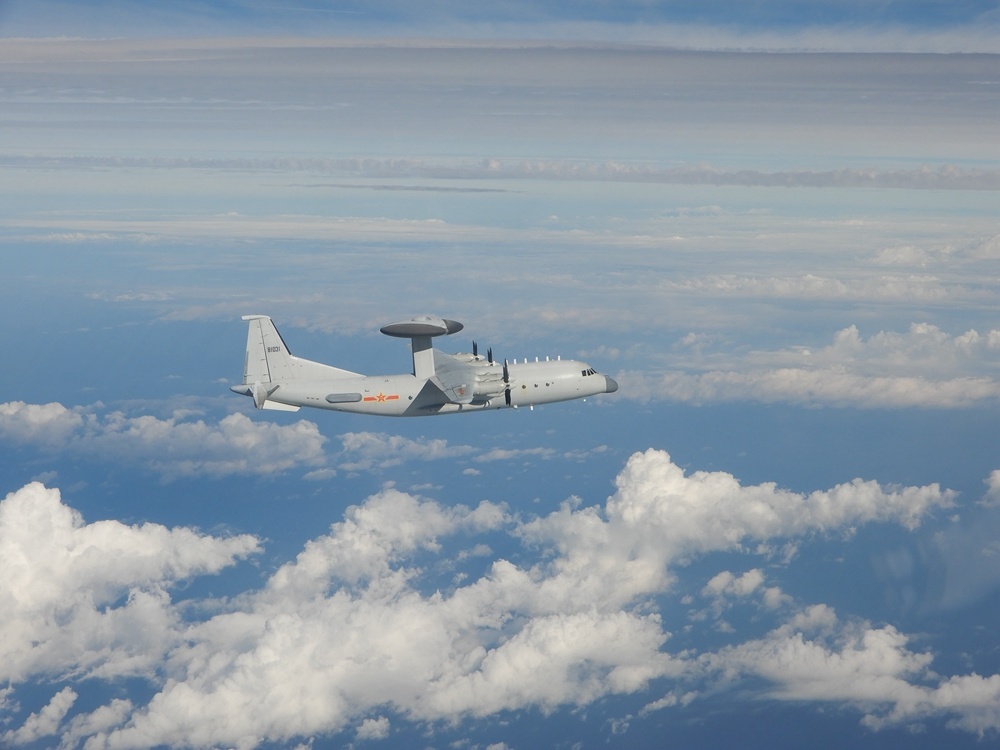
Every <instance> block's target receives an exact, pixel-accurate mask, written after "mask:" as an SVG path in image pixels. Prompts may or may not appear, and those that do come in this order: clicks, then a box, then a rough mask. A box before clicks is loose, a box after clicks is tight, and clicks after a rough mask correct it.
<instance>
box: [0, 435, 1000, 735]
mask: <svg viewBox="0 0 1000 750" xmlns="http://www.w3.org/2000/svg"><path fill="white" fill-rule="evenodd" d="M953 503H954V495H953V493H951V492H949V491H946V490H942V489H940V488H939V487H937V486H934V485H929V486H924V487H903V488H893V489H890V488H885V487H882V486H880V485H878V484H877V483H874V482H864V481H861V480H855V481H853V482H848V483H846V484H843V485H840V486H837V487H834V488H832V489H829V490H825V491H816V492H813V493H810V494H798V493H793V492H789V491H786V490H781V489H780V488H778V487H776V486H774V485H773V484H761V485H756V486H743V485H741V484H740V483H739V482H738V481H737V480H735V479H734V478H733V477H732V476H730V475H728V474H725V473H721V472H695V473H693V474H690V475H686V474H685V473H684V472H683V471H682V470H681V469H680V468H679V467H677V466H676V465H675V464H674V463H673V462H672V461H671V459H670V457H669V455H667V454H666V453H664V452H662V451H654V450H650V451H647V452H645V453H641V454H636V455H634V456H633V457H632V458H631V459H630V460H629V461H628V463H627V465H626V466H625V468H624V470H623V471H622V473H621V474H620V475H619V476H618V478H617V480H616V491H615V494H614V495H613V496H612V497H610V498H609V499H608V501H607V503H606V504H605V505H604V506H603V507H598V506H594V507H582V506H580V504H579V503H578V502H576V501H568V502H567V503H565V504H564V505H563V507H562V508H561V509H559V510H557V511H555V512H553V513H550V514H548V515H545V516H541V517H536V518H521V517H519V516H517V515H514V514H512V513H511V512H510V511H509V510H508V509H507V508H506V507H504V506H503V505H500V504H496V503H493V502H489V501H484V502H481V503H479V504H478V505H477V506H475V507H467V506H462V505H458V506H453V507H446V506H443V505H441V504H439V503H437V502H435V501H433V500H430V499H426V498H421V497H417V496H414V495H410V494H407V493H403V492H400V491H398V490H395V489H391V488H390V489H385V490H383V491H381V492H380V493H378V494H376V495H373V496H371V497H369V498H367V499H365V500H364V501H363V502H362V503H361V504H359V505H357V506H352V507H351V508H349V509H348V510H347V512H346V513H345V514H344V518H343V520H342V521H340V522H338V523H335V524H334V525H333V526H332V527H331V529H330V531H329V533H327V534H325V535H323V536H320V537H317V538H315V539H313V540H312V541H310V542H309V543H308V544H307V545H306V546H305V547H304V548H303V550H302V551H301V552H300V553H299V555H298V556H297V557H296V559H295V560H293V561H290V562H288V563H286V564H284V565H282V566H281V567H280V568H279V569H277V570H276V571H275V572H274V573H273V574H272V575H270V576H269V578H268V579H267V581H266V583H265V584H264V585H263V586H262V587H261V588H260V589H257V590H250V591H247V592H245V593H244V594H243V595H241V596H240V597H237V598H236V599H234V600H232V601H231V602H229V603H228V604H227V603H224V602H210V601H202V602H197V603H192V602H187V603H186V604H185V603H178V602H174V601H173V600H172V598H171V595H170V587H171V585H172V584H173V583H175V582H177V581H180V580H183V579H185V578H188V577H190V576H195V575H208V574H211V573H213V572H215V571H218V570H220V569H221V568H222V567H224V566H227V565H232V564H233V563H234V562H235V561H236V560H238V559H239V558H241V557H244V556H246V555H248V554H253V553H255V552H258V551H259V549H260V547H259V543H258V542H257V540H256V539H253V538H251V537H235V538H230V539H223V538H214V537H209V536H204V535H199V534H196V533H194V532H191V531H190V530H187V529H174V530H168V529H165V528H163V527H159V526H155V525H149V524H147V525H145V526H141V527H128V526H124V525H122V524H119V523H117V522H113V521H105V522H99V523H94V524H87V523H85V522H84V521H83V520H82V519H81V518H80V517H79V514H77V513H75V512H74V511H73V510H72V509H70V508H69V507H67V506H66V505H64V504H62V502H61V500H60V497H59V493H58V492H57V491H55V490H49V489H46V488H44V487H42V486H41V485H37V484H33V485H28V486H27V487H25V488H23V489H21V490H19V491H17V492H15V493H12V494H11V495H8V497H7V498H6V499H5V500H4V501H3V503H2V504H0V555H2V556H3V559H4V560H5V569H8V570H13V574H12V575H10V576H8V577H6V578H5V579H4V582H2V583H0V598H2V600H3V601H4V602H5V611H6V612H7V613H8V615H9V616H5V618H4V620H3V624H2V626H0V627H2V628H3V635H4V639H3V642H4V643H5V644H7V651H8V653H7V654H6V655H5V656H4V659H3V660H2V663H3V664H4V665H5V667H6V669H7V672H8V673H7V674H6V675H4V678H5V679H7V680H9V681H10V683H11V685H12V687H11V688H8V689H7V690H6V691H5V692H4V694H3V696H2V698H3V702H2V703H0V708H2V710H3V711H4V713H5V714H6V716H7V723H8V724H9V725H12V726H13V728H11V729H9V730H7V732H6V734H5V735H3V737H4V740H5V742H6V743H8V744H11V745H19V744H25V743H28V742H30V741H33V740H35V739H38V738H42V737H52V736H61V737H62V745H61V746H62V747H66V748H73V747H79V746H86V747H87V748H91V749H94V748H116V747H132V748H139V747H155V746H159V745H167V746H191V747H213V746H219V745H226V746H233V747H241V748H253V747H256V746H258V745H259V744H261V743H262V742H265V741H276V742H292V741H295V740H296V739H298V738H305V737H309V736H315V735H319V734H336V733H339V732H351V733H353V734H355V735H356V736H357V737H359V738H362V737H385V736H389V735H390V734H391V733H392V732H393V731H394V728H396V727H398V726H400V723H401V722H402V723H404V724H408V723H411V722H416V723H418V724H425V725H428V726H433V725H434V724H435V723H436V722H439V721H445V722H455V721H462V720H464V719H467V718H472V717H481V716H488V715H494V714H497V713H498V712H501V711H509V710H515V711H516V710H522V709H531V708H535V709H541V710H543V711H551V710H555V709H558V708H560V707H563V706H585V705H588V704H590V703H592V702H594V701H596V700H598V699H600V698H601V697H603V696H608V695H616V694H617V695H631V694H639V695H640V697H639V698H638V700H639V706H637V708H636V711H639V708H640V707H641V706H645V708H644V709H642V712H644V713H649V712H651V711H656V710H662V709H665V708H667V707H668V706H674V707H682V706H684V705H687V704H690V703H691V702H692V701H695V700H697V696H698V695H699V694H700V693H701V692H704V691H710V692H714V691H717V690H718V689H719V688H725V687H736V686H739V685H742V684H744V683H747V682H748V681H749V682H750V683H755V682H756V681H758V680H763V681H764V684H766V685H768V687H767V688H765V690H766V692H767V694H768V695H769V696H770V697H772V698H774V699H776V700H807V701H811V702H830V703H833V704H837V705H845V706H852V707H854V708H855V710H857V711H858V712H859V714H860V715H861V716H862V718H863V721H864V722H865V724H866V725H868V726H870V727H871V728H874V729H884V728H888V727H894V726H898V725H900V724H910V723H913V722H916V721H941V720H945V721H950V722H951V723H952V725H953V726H954V727H955V728H957V729H962V730H966V731H972V732H981V731H993V730H997V729H1000V711H998V710H997V708H996V706H997V705H1000V704H998V703H997V701H996V697H997V690H998V687H1000V676H993V677H980V676H978V675H975V674H969V675H958V676H953V677H940V676H936V675H935V674H934V672H933V671H932V669H931V665H932V661H933V655H932V654H931V653H929V652H918V651H914V650H913V649H912V648H911V647H910V645H909V639H908V638H907V637H906V636H905V635H904V634H902V633H900V632H899V631H897V630H896V629H895V628H893V627H892V626H881V627H879V626H874V625H871V624H869V623H867V622H864V621H860V620H857V619H856V618H846V619H845V618H842V617H840V616H839V615H837V614H836V613H835V612H833V610H832V609H830V608H829V607H828V606H826V605H823V604H807V603H798V602H796V601H794V600H793V599H792V598H791V597H789V596H787V595H786V594H784V593H783V592H782V591H781V589H780V587H778V586H776V585H774V584H773V583H771V582H769V580H768V577H769V576H768V575H767V574H765V573H764V572H763V571H762V570H761V569H760V568H754V569H750V570H747V571H745V572H743V573H733V572H731V571H729V570H723V571H721V572H720V573H718V574H717V575H715V576H713V577H711V578H710V579H709V580H707V581H706V582H705V584H704V588H703V590H702V593H701V604H702V605H703V614H702V615H698V616H694V615H692V620H691V624H692V626H693V627H713V628H719V629H722V630H724V628H723V627H722V626H723V625H724V619H723V618H724V617H725V616H726V614H727V613H728V612H729V611H730V610H731V609H732V608H733V607H749V608H751V609H753V610H757V611H758V616H759V617H764V618H766V619H767V620H770V621H772V622H773V626H772V627H771V629H770V630H769V631H767V632H766V634H764V635H763V636H761V637H756V638H750V639H748V640H743V641H736V642H733V643H732V644H730V645H728V646H725V647H723V648H721V649H718V650H715V651H707V652H704V653H700V654H698V653H694V652H690V651H685V650H680V651H674V650H672V649H671V647H670V646H671V635H670V633H669V632H667V631H666V630H665V629H664V626H663V623H662V618H661V614H660V608H661V607H663V606H670V605H668V604H665V602H669V601H670V600H671V597H672V596H673V595H674V584H675V580H676V577H675V574H676V571H677V570H678V566H679V565H683V564H685V563H686V562H689V561H690V560H692V559H695V558H699V557H704V556H706V555H708V554H710V553H712V552H720V551H736V550H741V551H743V552H744V554H762V555H767V554H768V553H767V552H766V551H765V550H766V549H767V548H769V545H770V544H771V543H774V542H780V541H782V540H785V541H788V540H796V541H797V543H802V542H804V541H805V540H807V539H808V538H810V537H812V536H814V535H817V534H818V535H821V536H824V537H828V536H832V535H843V534H844V533H845V531H848V530H850V529H854V528H856V527H858V526H859V525H863V524H870V523H889V524H896V525H900V526H902V527H903V528H907V529H912V528H915V527H916V526H917V525H919V524H920V523H921V521H922V520H924V519H925V518H927V517H928V515H929V514H932V513H934V512H935V511H937V510H942V509H946V508H948V507H950V506H951V505H952V504H953ZM498 533H499V534H502V535H505V536H508V537H509V538H510V539H511V540H516V541H518V542H519V544H520V545H521V546H522V549H523V552H524V553H530V554H527V556H525V555H520V556H521V557H524V560H523V561H522V562H518V563H514V562H512V561H511V560H508V559H504V558H502V557H498V558H494V559H493V561H492V563H491V564H488V565H487V567H486V568H485V569H482V568H481V562H476V561H481V558H482V555H483V554H484V553H485V552H486V551H487V550H488V549H489V547H488V546H484V545H483V544H482V542H481V541H480V540H482V539H485V538H488V537H489V536H490V535H495V534H498ZM751 550H757V552H755V553H752V552H751ZM467 553H468V554H467ZM765 559H766V558H765ZM469 566H471V567H469ZM477 566H478V567H479V568H480V571H481V572H479V573H473V570H474V569H475V568H476V567H477ZM463 568H465V570H463ZM448 571H450V573H449V572H448ZM442 573H446V574H447V575H451V576H452V578H451V582H450V583H445V584H444V585H442V582H441V579H439V576H440V574H442ZM470 573H471V575H470ZM435 580H437V581H438V582H435ZM444 580H447V578H445V579H444ZM192 604H197V606H192ZM41 675H52V676H55V677H56V678H57V684H58V682H62V683H64V686H63V687H61V688H59V689H58V690H55V691H54V692H53V697H52V699H51V701H50V702H49V703H48V704H47V705H46V706H44V707H43V708H41V709H39V710H38V711H36V712H35V713H33V714H30V715H28V716H24V715H23V714H22V713H21V712H20V711H19V708H18V706H17V703H16V700H15V699H16V693H17V690H18V685H19V684H21V683H23V682H25V681H26V680H30V679H32V678H36V677H38V676H41ZM123 675H130V676H141V677H143V678H144V679H146V680H148V681H149V682H150V684H151V685H152V686H153V688H154V691H155V694H154V695H153V697H152V698H151V699H150V700H149V701H148V702H146V703H142V704H134V703H132V702H131V701H128V700H114V701H112V702H110V703H108V704H107V705H104V706H102V707H100V708H98V709H96V710H82V711H77V710H76V709H75V702H76V700H77V697H78V696H77V692H76V691H75V690H74V688H73V685H74V684H75V680H78V679H82V678H88V679H94V678H96V679H112V678H115V677H120V676H123ZM642 695H645V696H646V698H645V699H643V698H642V697H641V696H642ZM650 695H652V696H653V697H652V698H650V697H649V696H650ZM657 696H658V697H657ZM677 710H683V708H677ZM15 717H19V718H17V720H16V721H15Z"/></svg>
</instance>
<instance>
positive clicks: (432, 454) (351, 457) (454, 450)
mask: <svg viewBox="0 0 1000 750" xmlns="http://www.w3.org/2000/svg"><path fill="white" fill-rule="evenodd" d="M340 440H341V442H342V443H343V446H344V451H343V456H342V457H341V460H342V463H341V464H340V468H341V469H343V470H344V471H369V470H372V469H385V468H388V467H390V466H397V465H399V464H401V463H403V462H404V461H439V460H442V459H449V458H457V457H459V456H465V455H468V454H470V453H473V452H475V450H476V449H475V448H473V447H472V446H469V445H449V444H448V441H447V440H444V439H442V438H430V439H428V438H419V439H417V440H411V439H410V438H406V437H403V436H402V435H389V434H387V433H384V432H345V433H344V434H342V435H340Z"/></svg>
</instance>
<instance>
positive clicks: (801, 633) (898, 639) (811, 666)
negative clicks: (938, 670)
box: [700, 605, 1000, 733]
mask: <svg viewBox="0 0 1000 750" xmlns="http://www.w3.org/2000/svg"><path fill="white" fill-rule="evenodd" d="M908 643H909V639H908V638H907V636H905V635H904V634H902V633H900V632H899V631H898V630H897V629H896V628H894V627H893V626H892V625H885V626H883V627H874V626H872V625H870V624H868V623H865V622H855V623H850V622H847V623H845V622H842V621H840V620H839V618H838V617H837V616H836V614H835V613H834V612H833V610H831V609H830V608H829V607H826V606H824V605H815V606H813V607H810V608H807V609H806V610H804V611H803V612H802V613H800V614H799V615H797V616H796V617H794V618H793V619H792V620H791V621H789V622H788V623H787V624H785V625H782V626H781V627H779V628H777V629H775V630H774V631H772V632H771V633H769V634H768V635H767V636H765V637H764V638H762V639H759V640H751V641H747V642H745V643H742V644H740V645H738V646H733V647H729V648H724V649H722V650H720V651H719V652H717V653H713V654H709V655H706V656H705V657H703V658H702V659H701V660H700V661H701V663H702V665H703V666H705V667H706V668H707V669H708V670H709V671H710V672H717V673H718V674H719V675H720V676H721V678H722V679H723V680H724V681H726V682H732V681H735V680H741V679H743V678H745V677H755V678H763V679H765V680H766V681H767V682H768V683H769V684H770V687H769V688H767V689H766V692H767V694H768V695H769V696H770V697H772V698H777V699H779V700H787V701H812V702H833V703H844V704H848V705H853V706H856V707H858V708H859V709H861V710H863V711H865V717H864V719H863V722H864V724H865V725H866V726H868V727H870V728H872V729H882V728H886V727H890V726H897V725H901V724H902V725H912V724H915V723H917V722H921V721H926V720H928V719H932V718H933V719H938V718H941V717H946V718H947V719H948V722H949V724H950V725H951V726H953V727H954V728H959V729H964V730H966V731H970V732H974V733H982V732H986V731H989V730H993V731H996V730H998V729H1000V675H992V676H990V677H982V676H980V675H977V674H970V675H964V676H956V677H950V678H948V677H944V678H942V677H940V676H938V675H936V674H935V673H934V672H933V671H932V670H931V668H930V667H931V661H932V658H933V657H932V655H931V654H930V653H928V652H915V651H912V650H910V649H909V648H908Z"/></svg>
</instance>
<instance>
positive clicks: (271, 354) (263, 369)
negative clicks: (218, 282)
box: [229, 315, 358, 411]
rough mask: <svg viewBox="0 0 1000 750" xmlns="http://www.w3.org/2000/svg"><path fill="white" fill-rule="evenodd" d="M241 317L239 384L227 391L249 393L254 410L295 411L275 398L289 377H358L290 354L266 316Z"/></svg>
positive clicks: (294, 407)
mask: <svg viewBox="0 0 1000 750" xmlns="http://www.w3.org/2000/svg"><path fill="white" fill-rule="evenodd" d="M243 320H245V321H247V322H248V323H249V324H250V326H249V330H248V332H247V353H246V360H245V361H244V364H243V384H242V385H239V386H231V387H230V389H229V390H231V391H233V392H234V393H240V394H242V395H244V396H252V397H253V402H254V405H255V406H256V407H257V408H258V409H281V410H285V411H298V409H299V407H298V406H292V405H291V404H284V403H281V401H278V400H276V399H280V398H281V394H280V393H278V391H279V389H280V387H281V384H282V383H287V382H288V381H290V380H317V381H328V380H331V379H332V380H335V379H338V378H349V377H357V376H358V373H356V372H350V371H349V370H341V369H340V368H338V367H331V366H330V365H324V364H321V363H319V362H312V361H310V360H308V359H301V358H299V357H295V356H293V355H292V353H291V352H290V351H288V345H287V344H285V341H284V339H282V338H281V334H280V333H278V329H277V328H275V327H274V323H273V322H272V321H271V318H269V317H268V316H267V315H244V316H243ZM272 396H274V398H272Z"/></svg>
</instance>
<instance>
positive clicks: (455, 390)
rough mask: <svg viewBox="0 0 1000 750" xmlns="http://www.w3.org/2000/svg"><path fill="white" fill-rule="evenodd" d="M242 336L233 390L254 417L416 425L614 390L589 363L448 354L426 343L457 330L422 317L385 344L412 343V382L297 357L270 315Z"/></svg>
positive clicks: (393, 327) (394, 331)
mask: <svg viewBox="0 0 1000 750" xmlns="http://www.w3.org/2000/svg"><path fill="white" fill-rule="evenodd" d="M243 320H245V321H247V322H248V323H249V324H250V329H249V332H248V335H247V353H246V362H245V365H244V369H243V383H242V384H241V385H234V386H230V390H231V391H233V392H234V393H239V394H241V395H244V396H250V397H251V398H253V402H254V405H255V406H256V407H257V408H258V409H279V410H282V411H298V410H299V407H302V406H311V407H314V408H317V409H331V410H333V411H347V412H355V413H359V414H380V415H383V416H388V417H420V416H431V415H436V414H454V413H461V412H472V411H485V410H487V409H505V408H508V407H513V408H515V409H516V408H518V407H521V406H528V407H534V406H535V404H549V403H553V402H555V401H569V400H571V399H574V398H586V397H587V396H593V395H595V394H598V393H614V392H615V391H617V390H618V384H617V383H616V382H615V381H614V380H612V379H611V378H609V377H607V376H606V375H600V374H598V373H597V372H595V371H594V368H592V367H591V366H590V365H588V364H587V363H586V362H577V361H575V360H569V359H548V358H546V359H545V360H544V361H542V362H539V361H538V360H537V359H536V360H535V361H534V362H528V361H527V360H525V361H523V362H518V361H517V360H514V361H512V362H508V361H507V360H504V361H503V362H502V363H501V362H497V361H495V360H494V359H493V351H492V350H488V351H487V353H486V356H485V357H483V356H482V355H480V354H479V351H478V347H477V346H476V344H475V342H473V345H472V353H471V354H454V355H452V354H445V353H444V352H441V351H439V350H437V349H435V348H434V347H433V346H432V342H431V339H432V338H434V337H435V336H444V335H449V334H452V333H457V332H458V331H461V330H462V328H463V326H462V324H461V323H459V322H457V321H454V320H448V319H446V318H437V317H433V316H430V315H423V316H419V317H415V318H412V319H410V320H404V321H400V322H398V323H390V324H389V325H386V326H383V327H382V328H381V329H380V330H381V331H382V333H384V334H386V335H387V336H395V337H397V338H408V339H410V347H411V349H412V351H413V372H412V374H401V375H361V374H359V373H356V372H351V371H349V370H342V369H340V368H339V367H332V366H330V365H324V364H321V363H319V362H312V361H310V360H308V359H302V358H300V357H296V356H294V355H293V354H292V353H291V352H290V351H289V350H288V346H287V345H286V344H285V342H284V339H282V338H281V334H279V333H278V329H277V328H275V327H274V323H273V322H272V321H271V318H269V317H268V316H267V315H244V316H243Z"/></svg>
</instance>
